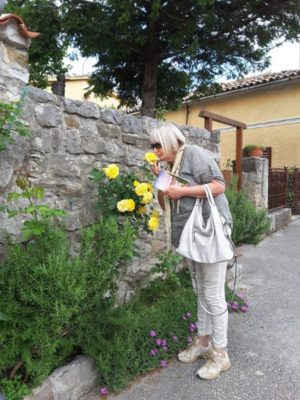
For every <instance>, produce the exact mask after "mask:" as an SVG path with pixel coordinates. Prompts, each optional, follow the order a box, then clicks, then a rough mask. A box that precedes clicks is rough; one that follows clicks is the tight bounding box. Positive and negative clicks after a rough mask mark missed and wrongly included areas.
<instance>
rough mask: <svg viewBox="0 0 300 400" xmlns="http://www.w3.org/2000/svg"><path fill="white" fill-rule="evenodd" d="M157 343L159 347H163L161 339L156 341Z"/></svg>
mask: <svg viewBox="0 0 300 400" xmlns="http://www.w3.org/2000/svg"><path fill="white" fill-rule="evenodd" d="M155 343H156V344H157V346H161V344H162V343H161V339H159V338H158V339H155Z"/></svg>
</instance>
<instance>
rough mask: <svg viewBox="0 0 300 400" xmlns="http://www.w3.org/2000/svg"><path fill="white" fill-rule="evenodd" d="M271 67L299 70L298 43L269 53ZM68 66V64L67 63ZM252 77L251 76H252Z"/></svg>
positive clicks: (81, 65)
mask: <svg viewBox="0 0 300 400" xmlns="http://www.w3.org/2000/svg"><path fill="white" fill-rule="evenodd" d="M270 56H271V65H270V67H269V68H268V69H267V70H266V72H267V71H268V72H279V71H284V70H289V69H300V43H290V42H287V43H285V44H283V45H282V46H280V47H277V48H275V49H273V50H271V52H270ZM94 63H95V59H92V58H79V60H78V61H74V62H72V63H71V65H72V70H71V71H70V72H69V74H70V75H87V74H89V73H91V72H92V70H93V64H94ZM68 64H70V62H68ZM252 75H253V74H252Z"/></svg>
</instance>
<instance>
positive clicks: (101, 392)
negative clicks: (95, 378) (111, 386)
mask: <svg viewBox="0 0 300 400" xmlns="http://www.w3.org/2000/svg"><path fill="white" fill-rule="evenodd" d="M100 394H101V395H103V396H107V395H108V389H107V387H102V388H101V389H100Z"/></svg>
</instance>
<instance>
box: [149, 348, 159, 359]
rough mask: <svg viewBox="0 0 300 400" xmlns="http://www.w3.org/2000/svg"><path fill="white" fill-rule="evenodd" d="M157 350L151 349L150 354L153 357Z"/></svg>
mask: <svg viewBox="0 0 300 400" xmlns="http://www.w3.org/2000/svg"><path fill="white" fill-rule="evenodd" d="M157 352H158V350H157V349H151V351H150V356H153V357H154V356H156V354H157Z"/></svg>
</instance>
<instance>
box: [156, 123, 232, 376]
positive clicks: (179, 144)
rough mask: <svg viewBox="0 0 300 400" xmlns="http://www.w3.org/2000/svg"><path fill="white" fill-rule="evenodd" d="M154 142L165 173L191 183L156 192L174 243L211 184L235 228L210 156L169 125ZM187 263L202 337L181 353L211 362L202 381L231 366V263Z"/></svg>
mask: <svg viewBox="0 0 300 400" xmlns="http://www.w3.org/2000/svg"><path fill="white" fill-rule="evenodd" d="M150 142H151V147H152V149H153V152H154V153H155V154H156V155H157V156H158V158H159V160H160V161H165V162H166V163H167V164H166V169H167V170H169V171H170V172H172V173H174V174H176V175H180V177H182V178H185V179H187V180H188V181H189V184H188V185H185V186H182V185H180V184H178V183H177V182H176V180H175V178H174V179H173V181H172V183H171V185H170V186H169V187H168V188H167V189H166V190H165V191H164V192H162V191H158V200H159V203H160V205H161V207H162V208H163V210H165V214H166V215H165V216H166V227H167V231H170V233H171V235H169V237H170V236H171V243H172V245H173V246H174V247H175V248H177V247H178V244H179V240H180V236H181V232H182V229H183V227H184V225H185V222H186V221H187V219H188V217H189V215H190V213H191V211H192V209H193V207H194V204H195V199H196V198H197V197H199V198H205V197H206V195H205V191H204V188H203V186H202V185H203V184H209V186H210V189H211V191H212V194H213V196H214V200H215V203H216V206H217V208H218V210H219V212H220V214H221V215H222V216H223V217H224V218H225V220H226V222H227V224H228V226H230V227H231V225H232V217H231V214H230V210H229V206H228V201H227V199H226V197H225V194H224V191H225V183H224V178H223V176H222V174H221V172H220V170H219V168H218V166H217V164H216V162H215V160H214V159H213V157H212V156H211V154H210V153H209V152H208V151H207V150H204V149H202V148H201V147H199V146H197V145H186V140H185V137H184V135H183V134H182V133H181V132H180V130H179V129H178V128H177V127H176V126H175V125H173V124H168V123H164V124H161V125H159V126H158V127H157V128H155V129H153V130H152V131H151V133H150ZM151 170H152V172H153V174H154V175H156V176H157V175H158V174H159V172H160V165H159V164H158V163H156V164H154V165H152V166H151ZM209 213H210V207H209V205H208V204H207V201H204V205H203V217H204V220H206V219H207V218H208V216H209ZM187 263H188V266H189V270H190V272H191V276H192V283H193V288H194V290H195V292H196V294H197V319H198V321H197V330H198V336H197V337H196V338H195V340H194V343H193V344H192V345H191V346H189V347H188V348H187V349H186V350H184V351H182V352H181V353H179V354H178V359H179V360H180V361H181V362H184V363H191V362H194V361H196V360H197V359H198V358H201V357H204V358H207V359H208V360H207V362H206V363H205V364H204V365H203V366H202V367H201V368H200V369H199V370H198V371H197V375H198V376H199V377H200V378H202V379H215V378H217V377H218V376H219V375H220V373H221V372H224V371H227V370H228V369H229V368H230V365H231V364H230V360H229V357H228V354H227V325H228V312H227V303H226V300H225V275H226V270H227V262H220V263H216V264H202V263H196V262H194V261H191V260H188V259H187ZM204 309H206V311H205V310H204Z"/></svg>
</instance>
